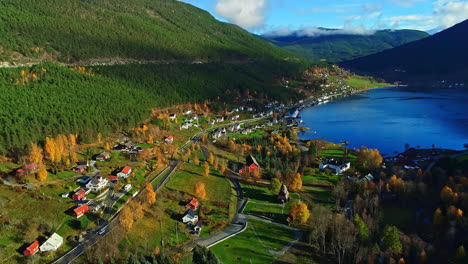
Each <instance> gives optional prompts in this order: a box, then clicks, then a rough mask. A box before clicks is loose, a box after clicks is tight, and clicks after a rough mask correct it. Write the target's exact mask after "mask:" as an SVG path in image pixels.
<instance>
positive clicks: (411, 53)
mask: <svg viewBox="0 0 468 264" xmlns="http://www.w3.org/2000/svg"><path fill="white" fill-rule="evenodd" d="M467 47H468V20H465V21H463V22H461V23H459V24H457V25H455V26H453V27H451V28H448V29H446V30H444V31H441V32H439V33H437V34H434V35H432V36H430V37H427V38H425V39H421V40H418V41H415V42H411V43H408V44H405V45H402V46H400V47H397V48H394V49H390V50H386V51H382V52H379V53H376V54H372V55H369V56H366V57H362V58H358V59H355V60H350V61H345V62H343V63H341V65H342V66H344V67H346V68H348V69H351V70H354V71H357V72H360V73H366V74H372V75H377V76H379V77H383V78H385V79H386V80H390V81H403V82H410V83H432V82H434V81H442V80H453V81H464V82H468V52H467V51H466V49H467Z"/></svg>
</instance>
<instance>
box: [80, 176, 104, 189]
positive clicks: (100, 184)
mask: <svg viewBox="0 0 468 264" xmlns="http://www.w3.org/2000/svg"><path fill="white" fill-rule="evenodd" d="M108 183H109V180H108V179H106V178H104V177H102V176H94V177H93V178H92V179H91V181H89V182H88V184H86V188H88V189H90V190H91V191H92V192H99V191H101V190H102V189H104V187H106V186H107V184H108Z"/></svg>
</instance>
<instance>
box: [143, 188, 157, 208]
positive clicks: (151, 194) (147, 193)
mask: <svg viewBox="0 0 468 264" xmlns="http://www.w3.org/2000/svg"><path fill="white" fill-rule="evenodd" d="M144 200H145V202H146V203H148V204H149V205H152V204H154V203H155V202H156V192H155V191H154V189H153V185H151V183H149V182H147V183H146V184H145V190H144Z"/></svg>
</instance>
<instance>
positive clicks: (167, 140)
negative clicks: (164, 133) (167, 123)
mask: <svg viewBox="0 0 468 264" xmlns="http://www.w3.org/2000/svg"><path fill="white" fill-rule="evenodd" d="M165 141H166V142H167V143H172V142H174V136H168V137H167V138H166V139H165Z"/></svg>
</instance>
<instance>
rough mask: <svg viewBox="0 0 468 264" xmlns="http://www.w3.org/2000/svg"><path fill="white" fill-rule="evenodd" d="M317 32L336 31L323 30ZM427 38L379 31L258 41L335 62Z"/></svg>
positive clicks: (413, 33) (410, 32)
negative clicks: (265, 41)
mask: <svg viewBox="0 0 468 264" xmlns="http://www.w3.org/2000/svg"><path fill="white" fill-rule="evenodd" d="M319 30H320V31H323V32H327V31H328V32H330V31H336V29H324V28H319ZM428 36H429V34H428V33H426V32H423V31H418V30H379V31H376V32H375V33H373V34H369V35H354V34H346V33H338V32H337V34H332V35H329V34H325V35H318V36H305V35H303V34H302V33H301V32H293V33H292V34H290V35H286V36H277V37H274V36H270V37H269V36H265V35H264V36H261V38H262V39H264V40H268V41H270V42H271V43H273V44H275V45H277V46H279V47H282V48H285V49H286V50H289V51H291V52H294V53H296V54H298V55H301V56H303V57H305V58H308V59H313V60H320V59H326V60H327V61H330V62H339V61H344V60H351V59H354V58H357V57H362V56H366V55H369V54H372V53H376V52H379V51H382V50H386V49H391V48H394V47H397V46H400V45H403V44H406V43H408V42H412V41H415V40H419V39H423V38H425V37H428Z"/></svg>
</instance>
